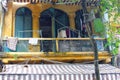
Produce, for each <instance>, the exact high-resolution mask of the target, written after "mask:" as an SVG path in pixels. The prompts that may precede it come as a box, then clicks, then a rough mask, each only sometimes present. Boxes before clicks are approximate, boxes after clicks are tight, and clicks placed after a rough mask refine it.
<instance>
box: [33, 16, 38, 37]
mask: <svg viewBox="0 0 120 80" xmlns="http://www.w3.org/2000/svg"><path fill="white" fill-rule="evenodd" d="M32 18H33V23H32V24H33V25H32V28H33V37H34V38H39V36H40V35H39V33H40V32H39V15H35V14H33V15H32Z"/></svg>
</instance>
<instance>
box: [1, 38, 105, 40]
mask: <svg viewBox="0 0 120 80" xmlns="http://www.w3.org/2000/svg"><path fill="white" fill-rule="evenodd" d="M29 39H31V38H18V40H29ZM36 39H38V40H90V38H36ZM105 39H106V38H95V40H105ZM2 40H7V39H2Z"/></svg>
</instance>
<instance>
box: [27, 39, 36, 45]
mask: <svg viewBox="0 0 120 80" xmlns="http://www.w3.org/2000/svg"><path fill="white" fill-rule="evenodd" d="M29 44H31V45H37V44H38V39H37V38H30V39H29Z"/></svg>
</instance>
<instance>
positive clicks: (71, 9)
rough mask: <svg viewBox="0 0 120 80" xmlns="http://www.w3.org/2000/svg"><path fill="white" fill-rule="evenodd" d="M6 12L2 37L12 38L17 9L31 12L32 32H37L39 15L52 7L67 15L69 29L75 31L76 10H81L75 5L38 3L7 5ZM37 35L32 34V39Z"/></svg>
mask: <svg viewBox="0 0 120 80" xmlns="http://www.w3.org/2000/svg"><path fill="white" fill-rule="evenodd" d="M8 7H9V8H8V12H7V13H6V16H5V23H4V28H3V37H12V36H14V31H15V13H16V11H17V9H19V8H21V7H27V8H29V9H30V10H31V11H32V18H33V23H32V24H33V25H32V26H33V30H39V18H40V13H41V12H42V11H44V10H46V9H48V8H50V7H54V8H56V9H60V10H62V11H64V12H65V13H67V15H68V17H69V21H70V22H69V23H70V27H71V28H72V29H75V21H74V18H75V12H76V11H77V10H80V9H81V6H77V5H76V6H75V5H63V4H61V5H55V6H52V5H51V4H44V3H38V4H26V3H25V4H20V3H19V4H18V3H15V2H14V3H12V2H10V3H8ZM38 36H39V34H38V33H36V32H33V37H38Z"/></svg>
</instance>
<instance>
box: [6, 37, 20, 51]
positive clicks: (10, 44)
mask: <svg viewBox="0 0 120 80" xmlns="http://www.w3.org/2000/svg"><path fill="white" fill-rule="evenodd" d="M17 42H18V39H17V38H14V37H10V38H8V39H7V47H8V48H9V49H10V50H13V51H15V50H16V45H17Z"/></svg>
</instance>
